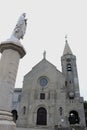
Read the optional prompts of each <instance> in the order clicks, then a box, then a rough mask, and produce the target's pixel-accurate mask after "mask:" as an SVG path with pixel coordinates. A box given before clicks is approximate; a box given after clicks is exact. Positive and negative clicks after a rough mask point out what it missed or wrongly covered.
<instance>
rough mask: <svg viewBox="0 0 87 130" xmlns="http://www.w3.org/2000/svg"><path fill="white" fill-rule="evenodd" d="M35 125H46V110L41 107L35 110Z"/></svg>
mask: <svg viewBox="0 0 87 130" xmlns="http://www.w3.org/2000/svg"><path fill="white" fill-rule="evenodd" d="M37 125H47V110H46V109H45V108H43V107H40V108H39V109H38V110H37Z"/></svg>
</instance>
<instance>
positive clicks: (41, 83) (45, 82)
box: [39, 77, 48, 87]
mask: <svg viewBox="0 0 87 130" xmlns="http://www.w3.org/2000/svg"><path fill="white" fill-rule="evenodd" d="M39 81H40V85H41V86H43V87H44V86H46V85H47V83H48V80H47V78H46V77H41V78H40V80H39Z"/></svg>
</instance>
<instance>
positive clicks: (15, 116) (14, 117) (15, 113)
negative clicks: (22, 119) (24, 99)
mask: <svg viewBox="0 0 87 130" xmlns="http://www.w3.org/2000/svg"><path fill="white" fill-rule="evenodd" d="M11 113H12V115H13V121H14V122H15V123H16V120H17V119H18V113H17V110H12V111H11Z"/></svg>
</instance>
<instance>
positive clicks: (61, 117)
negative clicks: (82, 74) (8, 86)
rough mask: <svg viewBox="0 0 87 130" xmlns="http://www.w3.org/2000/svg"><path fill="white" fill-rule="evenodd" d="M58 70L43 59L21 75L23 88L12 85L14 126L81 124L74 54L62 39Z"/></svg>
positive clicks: (32, 126)
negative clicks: (63, 43) (60, 69)
mask: <svg viewBox="0 0 87 130" xmlns="http://www.w3.org/2000/svg"><path fill="white" fill-rule="evenodd" d="M61 66H62V72H60V71H59V70H58V69H57V68H56V66H55V65H53V64H52V63H50V62H49V61H48V60H47V59H46V55H45V52H44V56H43V59H42V60H41V61H40V62H39V63H38V64H37V65H35V66H34V67H33V68H32V70H31V71H30V72H28V73H27V74H26V75H25V76H24V80H23V88H15V90H14V94H13V103H12V113H13V115H15V114H16V116H14V121H15V122H16V124H17V127H23V128H38V129H39V128H42V129H43V128H46V129H47V130H48V129H50V130H53V129H55V130H57V129H58V128H68V127H72V126H73V127H74V126H78V127H85V115H84V107H83V98H82V97H80V91H79V82H78V73H77V65H76V56H75V55H74V54H73V53H72V51H71V49H70V47H69V44H68V42H67V40H66V43H65V48H64V51H63V55H62V57H61Z"/></svg>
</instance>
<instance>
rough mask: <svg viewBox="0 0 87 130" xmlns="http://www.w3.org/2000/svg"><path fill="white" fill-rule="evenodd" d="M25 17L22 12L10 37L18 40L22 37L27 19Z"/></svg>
mask: <svg viewBox="0 0 87 130" xmlns="http://www.w3.org/2000/svg"><path fill="white" fill-rule="evenodd" d="M25 17H26V14H25V13H23V14H22V15H21V16H20V17H19V19H18V22H17V24H16V27H15V28H14V30H13V33H12V36H11V37H13V38H17V39H18V40H20V39H23V37H24V34H25V32H26V27H27V19H26V18H25Z"/></svg>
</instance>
